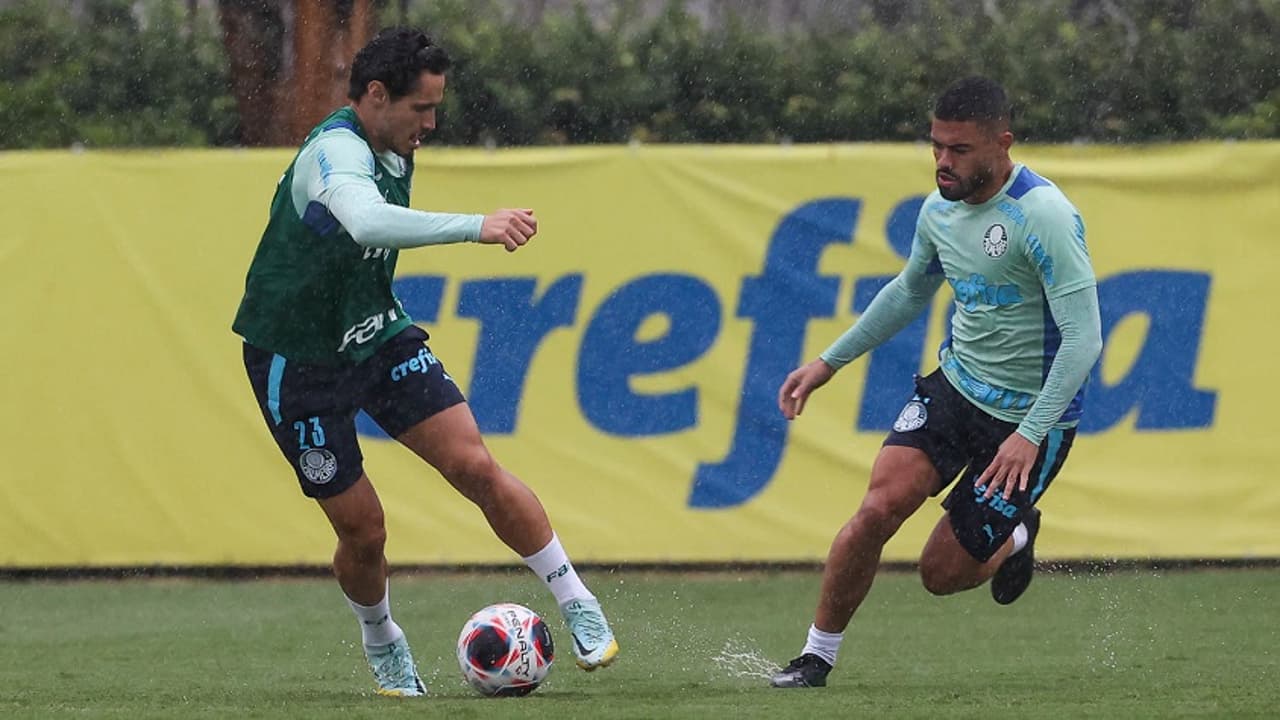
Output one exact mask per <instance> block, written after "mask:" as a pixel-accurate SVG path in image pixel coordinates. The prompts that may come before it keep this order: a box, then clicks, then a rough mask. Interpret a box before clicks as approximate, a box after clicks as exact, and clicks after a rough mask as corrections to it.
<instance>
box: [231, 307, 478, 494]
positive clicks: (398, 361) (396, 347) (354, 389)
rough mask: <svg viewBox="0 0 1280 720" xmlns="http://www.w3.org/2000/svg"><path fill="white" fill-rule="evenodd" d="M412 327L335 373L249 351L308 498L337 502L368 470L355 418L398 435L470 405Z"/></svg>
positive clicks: (260, 392)
mask: <svg viewBox="0 0 1280 720" xmlns="http://www.w3.org/2000/svg"><path fill="white" fill-rule="evenodd" d="M426 339H427V334H426V332H425V331H423V330H422V329H421V328H419V327H417V326H413V325H411V326H409V327H408V328H406V329H405V330H404V331H403V332H401V333H400V334H398V335H396V336H395V337H393V338H391V339H390V340H388V341H387V342H386V343H384V344H383V345H382V347H380V348H378V350H377V352H376V353H375V354H374V355H373V356H372V357H370V358H368V359H367V360H365V361H364V362H361V363H359V364H358V365H350V366H341V367H328V366H321V365H308V364H305V363H298V362H294V361H292V360H288V359H286V358H284V357H281V356H280V355H276V354H275V353H271V352H267V351H265V350H261V349H259V348H256V347H254V346H252V345H249V344H248V343H245V346H244V366H245V369H246V370H247V371H248V372H249V382H250V384H251V385H253V393H254V395H255V396H257V398H258V406H259V408H261V410H262V417H263V418H264V419H266V421H267V427H268V428H270V430H271V435H272V436H273V437H274V438H275V440H276V445H278V446H279V447H280V452H282V453H284V457H285V459H286V460H287V461H288V462H289V464H290V465H291V466H292V467H293V471H294V472H295V473H296V474H297V476H298V482H299V484H301V485H302V492H303V494H305V495H306V496H307V497H313V498H328V497H333V496H335V495H337V494H339V493H341V492H342V491H344V490H346V489H347V488H349V487H351V486H352V485H353V484H354V483H355V481H356V480H359V479H360V475H361V474H362V473H363V472H364V455H363V454H361V452H360V445H359V443H358V442H357V441H356V413H357V412H358V411H360V410H364V411H365V412H366V413H368V414H369V416H370V417H371V418H373V420H374V422H376V423H378V425H379V426H380V427H381V428H382V429H383V430H385V431H386V432H387V434H388V435H390V436H391V437H397V436H399V435H400V434H402V433H404V432H405V431H406V430H408V429H409V428H411V427H413V426H414V425H417V424H418V423H420V422H422V421H423V420H426V419H427V418H429V417H431V416H432V415H435V414H436V413H438V412H440V411H442V410H444V409H446V408H450V407H453V406H454V405H457V404H458V403H461V402H464V401H465V399H464V398H463V396H462V391H461V390H459V389H458V386H457V385H456V384H455V383H454V382H453V378H451V377H449V375H448V373H446V372H445V370H444V365H443V364H442V363H441V362H440V361H439V360H438V359H437V358H436V356H435V355H432V354H431V349H430V348H428V347H427V346H426V344H425V342H424V341H425V340H426Z"/></svg>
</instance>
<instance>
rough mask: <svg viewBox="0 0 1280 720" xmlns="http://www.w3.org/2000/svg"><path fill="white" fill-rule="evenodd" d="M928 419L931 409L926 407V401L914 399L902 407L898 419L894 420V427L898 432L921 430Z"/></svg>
mask: <svg viewBox="0 0 1280 720" xmlns="http://www.w3.org/2000/svg"><path fill="white" fill-rule="evenodd" d="M928 419H929V410H928V409H927V408H925V406H924V403H922V402H920V401H919V400H912V401H911V402H909V403H907V404H906V406H905V407H903V408H902V412H900V413H898V419H897V420H894V421H893V429H894V431H896V432H911V431H912V430H919V429H920V428H922V427H924V423H925V421H926V420H928Z"/></svg>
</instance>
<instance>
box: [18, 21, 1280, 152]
mask: <svg viewBox="0 0 1280 720" xmlns="http://www.w3.org/2000/svg"><path fill="white" fill-rule="evenodd" d="M48 5H55V4H48ZM48 5H46V3H43V2H38V1H37V0H22V1H20V2H18V3H16V4H13V5H9V6H6V7H5V8H4V9H2V10H0V63H2V66H3V67H4V68H5V72H4V75H3V77H0V148H12V147H46V146H66V145H69V144H72V143H77V142H79V143H86V144H90V145H97V146H108V145H126V146H127V145H201V144H214V145H225V144H234V143H236V142H237V141H238V139H239V137H240V134H239V132H238V127H237V125H238V122H239V120H238V117H237V115H236V110H235V104H234V101H233V100H232V96H231V93H230V90H229V88H230V79H229V78H228V71H227V61H226V55H225V52H224V50H223V47H222V44H221V38H220V37H219V33H218V31H217V23H216V18H212V17H207V15H209V14H211V13H208V12H207V11H200V12H197V13H195V14H194V15H192V14H190V13H189V11H188V9H187V7H186V4H185V3H182V2H178V1H177V0H147V1H146V2H143V3H140V4H139V3H135V2H130V1H129V0H86V2H84V3H83V4H82V8H83V9H82V11H81V13H80V14H79V15H74V14H72V13H71V12H69V11H68V10H65V9H61V10H60V9H58V8H57V7H53V8H50V7H49V6H48ZM652 6H653V1H652V0H650V2H641V1H640V0H622V1H621V2H618V3H613V4H612V5H610V7H611V8H612V10H611V14H610V15H608V16H607V17H601V16H600V15H599V14H598V13H595V14H593V13H590V12H588V11H587V10H585V9H583V8H581V7H579V8H578V9H576V10H574V11H572V12H566V13H547V14H544V15H541V16H539V17H537V18H535V19H534V20H532V21H531V20H530V18H529V16H528V13H522V12H520V11H518V8H519V5H518V4H516V3H509V2H500V1H499V0H430V1H429V2H428V1H427V0H412V1H407V0H398V1H397V2H384V3H383V8H384V11H383V17H384V21H385V22H386V23H388V24H389V23H392V22H405V23H410V24H414V25H418V26H421V27H424V28H426V29H428V30H429V31H430V32H432V34H433V35H435V36H436V37H437V38H438V39H439V40H440V42H441V44H443V45H445V47H446V48H448V49H449V51H450V52H451V54H452V55H453V56H454V57H455V59H456V60H457V64H456V66H455V69H454V71H453V72H452V73H451V77H450V85H449V90H448V92H447V93H446V104H445V106H444V108H443V109H442V115H441V126H440V129H439V131H438V132H437V138H436V142H441V143H447V144H463V145H465V144H495V145H531V144H560V143H621V142H627V141H630V140H640V141H644V142H751V143H754V142H780V141H795V142H827V141H854V140H914V139H917V138H919V137H920V136H921V135H922V133H923V131H924V128H925V119H926V115H927V111H928V109H929V106H930V102H931V99H932V98H933V96H934V95H935V94H936V93H937V92H938V91H939V90H940V89H941V88H942V87H944V86H945V85H946V84H947V83H949V82H950V81H952V80H954V79H956V78H958V77H960V76H962V75H966V74H971V73H982V74H987V75H990V76H992V77H995V78H997V79H999V80H1001V81H1002V82H1003V83H1004V84H1005V85H1006V87H1007V88H1008V90H1009V91H1010V94H1011V95H1012V96H1013V98H1014V99H1015V102H1016V104H1017V111H1018V118H1017V122H1016V125H1017V129H1018V132H1019V133H1020V135H1021V136H1022V137H1024V138H1026V139H1029V140H1033V141H1039V142H1070V141H1076V140H1088V141H1099V142H1141V141H1160V140H1177V139H1189V138H1205V137H1209V138H1276V137H1280V43H1277V42H1276V38H1278V37H1280V0H1198V1H1197V2H1195V3H1188V2H1183V1H1182V0H1129V1H1128V2H1124V3H1119V2H1115V1H1114V0H1035V1H1034V2H1021V1H1020V2H1014V1H1013V0H986V1H984V2H961V1H959V0H902V1H900V2H889V1H888V0H883V1H877V0H867V1H866V2H864V3H862V5H861V7H862V10H861V11H860V12H859V13H858V14H857V15H856V16H855V17H852V18H849V17H844V18H842V20H841V22H831V23H816V24H813V25H812V26H810V27H805V28H798V27H791V28H787V29H780V30H776V31H769V30H765V29H762V26H761V24H760V23H759V22H758V21H757V19H756V18H751V17H737V18H735V17H727V18H721V19H719V20H718V21H717V22H715V23H712V24H704V23H703V22H701V21H700V20H699V19H698V18H697V17H696V16H695V15H694V14H692V13H691V12H689V11H688V10H687V9H686V8H685V6H684V4H683V3H682V2H679V0H671V1H670V2H668V3H667V4H666V5H665V6H659V9H660V11H659V12H656V13H655V12H653V9H652ZM513 8H515V9H513Z"/></svg>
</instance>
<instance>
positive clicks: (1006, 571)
mask: <svg viewBox="0 0 1280 720" xmlns="http://www.w3.org/2000/svg"><path fill="white" fill-rule="evenodd" d="M1022 524H1023V525H1026V526H1027V544H1026V545H1025V546H1024V547H1023V548H1022V549H1021V550H1019V551H1018V552H1016V553H1014V554H1012V555H1010V556H1009V557H1007V558H1005V559H1004V562H1002V563H1000V567H999V569H997V570H996V574H995V575H994V576H992V578H991V597H993V598H995V601H996V602H998V603H1000V604H1001V605H1008V604H1009V603H1011V602H1013V601H1014V600H1017V599H1018V598H1020V597H1022V593H1024V592H1026V590H1027V586H1028V585H1030V584H1031V574H1032V573H1033V572H1035V565H1036V535H1037V534H1039V532H1040V511H1039V510H1037V509H1036V508H1031V510H1030V511H1029V512H1027V514H1026V516H1025V517H1023V518H1022Z"/></svg>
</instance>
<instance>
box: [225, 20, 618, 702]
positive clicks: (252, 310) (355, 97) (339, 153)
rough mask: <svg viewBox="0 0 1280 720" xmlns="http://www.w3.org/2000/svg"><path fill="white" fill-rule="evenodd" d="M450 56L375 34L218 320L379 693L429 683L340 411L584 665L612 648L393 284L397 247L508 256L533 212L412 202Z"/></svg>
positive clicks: (542, 515)
mask: <svg viewBox="0 0 1280 720" xmlns="http://www.w3.org/2000/svg"><path fill="white" fill-rule="evenodd" d="M450 64H451V61H450V58H449V56H448V54H447V53H445V51H444V50H443V49H441V48H440V47H439V46H437V45H435V44H434V43H433V42H432V40H431V38H429V37H428V36H427V35H426V34H424V33H422V32H421V31H418V30H413V29H408V28H391V29H388V30H384V31H383V32H381V33H379V34H378V35H377V37H375V38H374V39H373V40H372V41H370V43H369V44H368V45H367V46H365V47H364V48H363V49H362V50H360V52H359V53H358V54H357V55H356V57H355V60H354V61H353V63H352V65H351V83H350V92H349V97H350V99H351V103H350V104H349V105H347V106H346V107H343V108H341V109H340V110H337V111H336V112H334V113H333V114H332V115H330V116H329V117H327V118H325V119H324V120H323V121H321V123H320V124H319V125H317V126H316V127H315V129H314V130H312V131H311V133H310V134H309V135H308V136H307V138H306V141H305V142H303V144H302V147H301V149H300V150H299V151H298V154H297V156H296V157H295V158H294V161H293V163H292V164H291V165H290V166H289V168H288V170H286V171H285V173H284V177H282V178H281V179H280V182H279V184H278V185H277V187H276V192H275V198H274V199H273V200H272V202H271V212H270V218H269V220H268V221H267V227H266V230H265V231H264V232H263V234H262V239H261V241H260V242H259V244H258V249H257V253H256V254H255V255H254V258H253V263H252V265H250V267H249V273H248V278H247V280H246V282H245V292H244V298H243V300H242V301H241V303H240V309H239V312H238V313H237V314H236V318H235V323H234V325H233V329H234V330H235V332H236V333H238V334H239V335H240V336H241V337H243V338H244V361H245V368H246V369H247V371H248V374H249V380H250V383H251V385H252V386H253V390H254V393H255V395H256V396H257V399H258V404H259V406H260V408H261V410H262V415H263V418H264V419H265V420H266V423H267V427H268V428H269V429H270V431H271V434H272V436H273V437H274V438H275V441H276V444H277V445H278V446H279V448H280V450H281V452H282V453H283V454H284V457H285V459H286V460H287V461H288V462H289V464H290V466H291V467H292V468H293V470H294V473H295V474H296V475H297V478H298V482H299V483H300V485H301V487H302V492H303V493H304V494H305V495H307V496H308V497H311V498H314V499H315V500H316V501H317V502H318V503H319V505H320V507H321V509H322V510H323V511H324V513H325V515H326V516H327V517H328V519H329V522H330V524H331V525H332V526H333V529H334V532H335V533H336V534H337V537H338V546H337V550H336V551H335V552H334V556H333V569H334V574H335V575H336V576H337V580H338V584H339V585H340V586H341V587H342V590H343V592H344V593H345V594H346V596H347V599H348V601H349V604H350V605H351V609H352V610H353V611H354V613H355V615H356V618H357V620H358V621H359V623H360V627H361V631H362V634H363V642H364V649H365V654H366V655H367V657H368V660H369V665H370V667H371V668H372V670H373V675H374V680H375V681H376V683H377V686H378V692H379V693H381V694H384V695H392V696H401V697H409V696H420V695H425V694H426V687H425V686H424V684H423V682H422V679H421V677H420V676H419V674H418V671H417V668H416V666H415V664H414V661H413V657H412V655H411V653H410V650H409V644H408V641H407V640H406V639H405V634H404V632H403V631H402V630H401V629H400V627H399V626H398V625H397V624H396V622H395V621H394V620H393V619H392V616H391V604H390V600H389V583H388V578H387V561H386V557H385V556H384V554H383V547H384V543H385V540H386V526H385V523H384V518H383V511H382V505H381V502H380V500H379V498H378V495H377V493H376V492H375V491H374V488H373V485H372V484H371V483H370V481H369V478H368V476H367V475H366V474H365V472H364V467H363V456H362V455H361V452H360V446H359V444H358V443H357V441H356V427H355V418H356V413H357V412H358V411H360V410H364V411H365V412H367V413H368V414H369V415H370V416H371V417H372V418H373V419H374V420H375V421H376V422H377V423H378V424H379V425H380V426H381V427H382V429H384V430H385V431H386V432H387V434H388V435H390V436H391V437H393V438H395V439H396V440H397V441H399V442H400V443H401V444H402V445H404V446H405V447H407V448H409V450H411V451H413V452H414V453H415V454H417V455H418V456H419V457H421V458H422V459H423V460H424V461H426V462H427V463H429V464H430V465H431V466H433V467H434V468H436V469H437V470H438V471H439V472H440V474H441V475H443V476H444V478H445V479H446V480H448V482H449V483H450V484H451V485H452V486H453V487H454V488H456V489H457V490H458V492H461V493H462V494H463V495H464V496H466V497H467V499H469V500H471V501H472V502H474V503H475V504H476V505H477V506H479V508H480V510H481V511H482V512H483V513H484V516H485V519H486V520H487V521H488V522H489V525H490V526H491V527H492V528H493V531H494V532H495V533H496V534H497V536H498V537H499V538H500V539H501V540H502V541H503V542H505V543H506V544H507V545H508V546H509V547H510V548H511V549H512V550H514V551H515V552H516V553H518V554H519V555H520V556H521V557H522V558H523V559H524V561H525V563H526V564H527V565H528V566H529V568H530V569H532V570H533V572H534V573H535V574H536V575H537V576H538V577H539V578H540V579H541V580H542V581H543V582H544V583H545V584H546V585H547V587H548V588H549V589H550V591H551V592H552V593H553V594H554V595H555V598H556V601H557V604H558V605H559V607H560V609H561V611H562V612H563V614H564V617H565V621H566V623H567V625H568V627H569V631H570V633H571V636H572V642H571V643H569V646H570V647H571V648H572V649H573V652H574V654H575V655H576V657H577V662H578V665H580V666H581V667H582V668H584V669H586V670H594V669H595V668H598V667H602V666H606V665H608V664H610V663H611V662H613V660H614V658H615V657H616V655H617V653H618V643H617V641H616V640H615V639H614V636H613V632H612V630H611V629H610V627H609V623H608V622H607V621H606V620H605V617H604V614H603V613H602V612H601V609H600V603H599V602H598V601H597V599H596V598H595V596H594V595H592V593H591V592H590V591H589V590H588V589H587V587H586V586H585V585H584V584H583V582H582V580H581V579H580V578H579V577H578V574H577V572H575V571H574V568H573V564H572V563H571V562H570V561H569V558H568V556H567V555H566V553H565V550H564V548H563V547H561V545H560V541H559V540H558V539H557V537H556V535H555V533H554V532H553V531H552V528H551V524H550V522H549V521H548V519H547V514H546V512H545V511H544V510H543V508H542V505H541V504H540V503H539V501H538V498H537V496H535V495H534V493H533V492H532V491H531V490H530V489H529V488H528V487H527V486H525V485H524V484H523V483H522V482H521V481H520V480H518V479H517V478H516V477H515V476H513V475H512V474H511V473H509V472H507V471H506V470H505V469H503V468H502V467H501V466H500V465H498V463H497V462H496V461H495V460H494V458H493V457H492V456H491V455H490V454H489V451H488V449H487V448H486V447H485V444H484V442H483V440H482V439H481V435H480V431H479V428H478V427H477V425H476V421H475V418H474V417H473V416H472V414H471V410H470V408H469V407H468V405H467V403H466V401H465V399H464V398H463V396H462V392H461V391H460V390H459V389H458V387H457V385H455V384H454V381H453V379H452V378H451V377H449V375H448V373H447V372H445V369H444V365H443V364H442V363H441V362H440V360H439V359H438V358H437V357H436V356H435V355H434V354H432V352H431V350H430V348H428V347H427V345H426V344H425V342H424V341H425V340H426V339H427V334H426V333H425V332H424V331H423V330H422V329H420V328H418V327H417V326H416V325H414V324H413V321H412V319H411V318H410V317H409V316H408V315H406V314H405V311H404V308H403V307H402V306H401V304H400V301H399V300H398V299H397V298H396V296H395V294H394V293H393V291H392V277H393V274H394V271H395V265H396V256H397V252H398V251H399V250H401V249H404V248H413V247H421V246H429V245H439V244H443V243H459V242H477V243H482V244H492V245H501V246H504V247H505V248H506V249H507V250H508V251H515V250H517V249H519V248H520V247H521V246H523V245H524V244H525V243H527V242H529V240H530V239H531V238H533V236H534V234H535V233H536V232H537V229H538V225H537V220H536V219H535V218H534V215H533V212H532V211H530V210H498V211H496V212H494V213H492V214H489V215H465V214H452V213H436V212H421V211H418V210H411V209H409V207H408V205H409V189H410V185H411V183H412V180H413V170H414V165H413V155H414V150H415V149H417V147H418V146H419V144H420V143H421V140H422V137H423V136H424V135H425V133H427V132H429V131H431V130H432V129H433V128H434V127H435V122H436V108H437V107H438V106H439V105H440V101H441V99H442V98H443V95H444V87H445V71H446V70H448V69H449V66H450Z"/></svg>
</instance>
